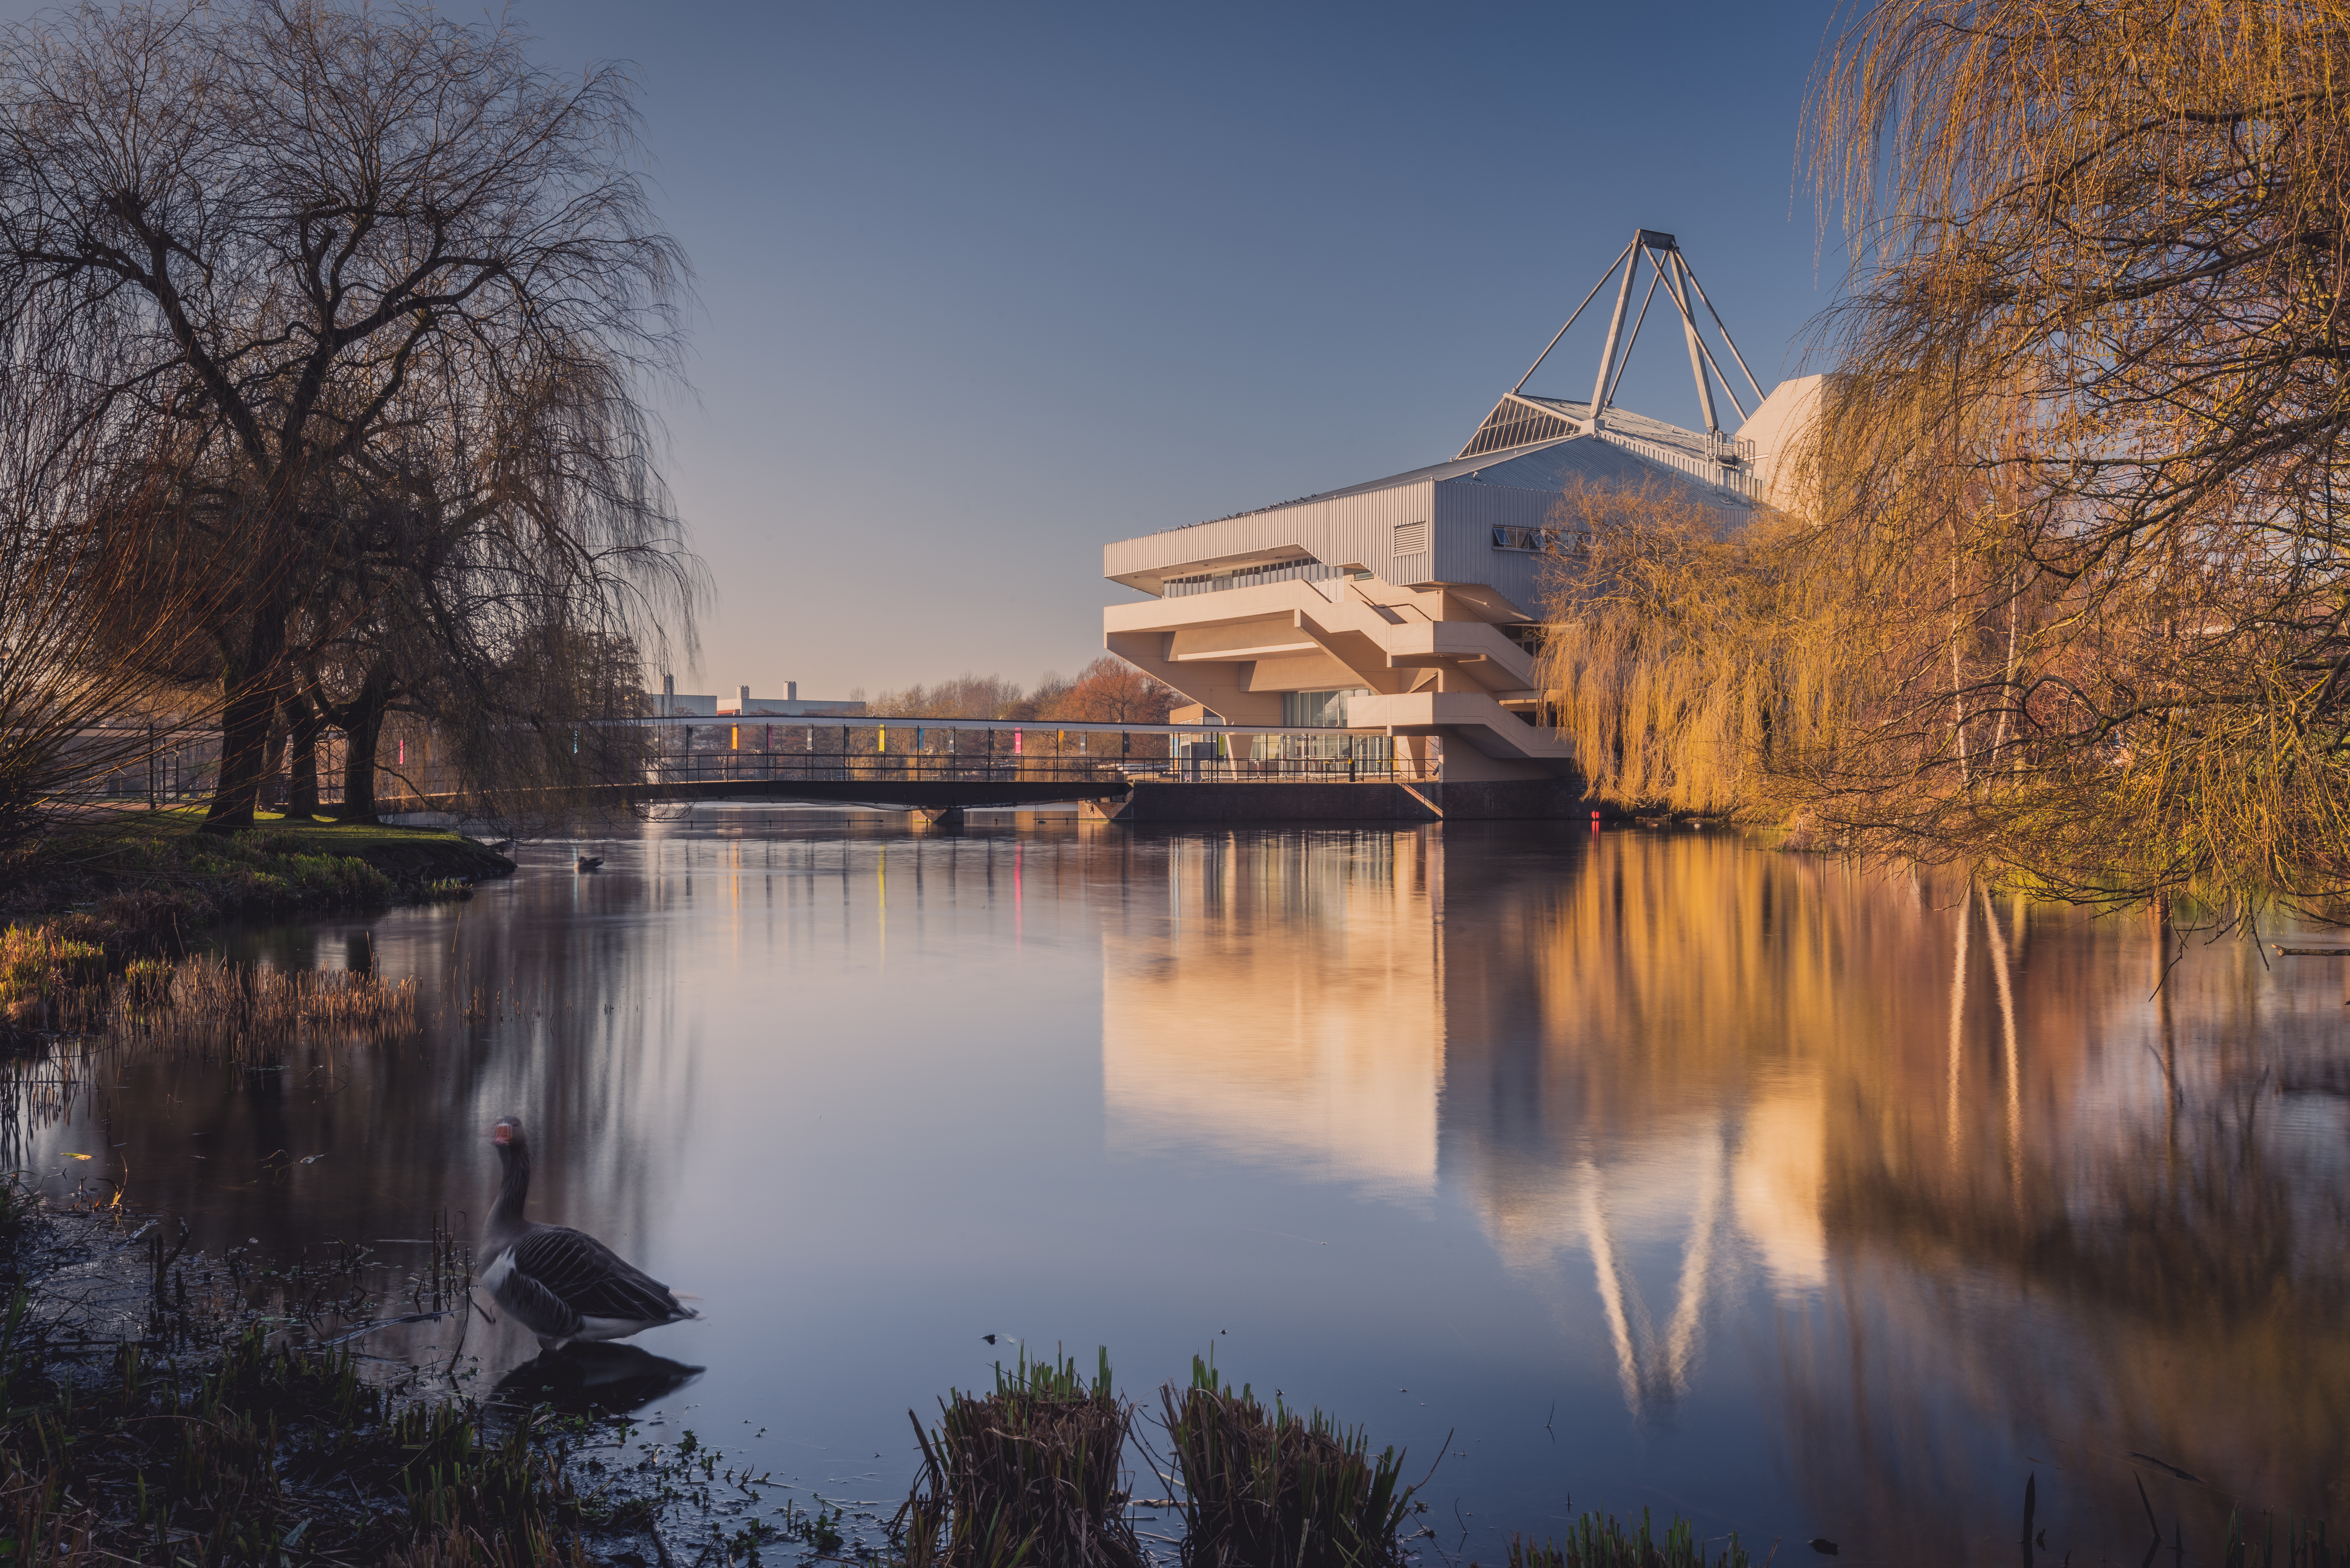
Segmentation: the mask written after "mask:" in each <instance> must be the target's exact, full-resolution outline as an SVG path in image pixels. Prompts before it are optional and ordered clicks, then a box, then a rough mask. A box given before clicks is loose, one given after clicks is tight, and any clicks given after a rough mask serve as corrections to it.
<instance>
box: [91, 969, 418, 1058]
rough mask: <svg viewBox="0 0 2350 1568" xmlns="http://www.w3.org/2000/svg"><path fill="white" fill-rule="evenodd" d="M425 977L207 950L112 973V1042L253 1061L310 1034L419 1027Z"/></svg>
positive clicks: (383, 1033)
mask: <svg viewBox="0 0 2350 1568" xmlns="http://www.w3.org/2000/svg"><path fill="white" fill-rule="evenodd" d="M416 997H417V990H416V981H414V980H413V979H406V980H400V981H395V982H393V983H391V984H390V985H387V984H385V983H384V981H382V980H381V979H380V977H379V976H377V975H375V974H373V973H370V972H366V971H357V970H308V969H295V970H281V969H264V968H261V967H260V966H258V965H255V964H244V963H234V962H231V961H228V960H225V959H220V958H215V957H213V956H210V955H207V954H199V955H197V956H196V957H194V958H192V959H189V960H188V961H185V962H184V963H180V964H174V965H165V964H161V963H152V962H150V963H146V964H133V965H132V966H131V967H130V969H129V970H127V971H124V972H123V973H122V974H121V975H120V976H118V977H117V978H116V979H115V981H113V982H112V985H111V987H110V990H109V995H108V1001H107V1005H106V1009H105V1017H106V1043H107V1044H109V1045H118V1046H132V1047H138V1048H141V1049H150V1050H151V1049H157V1048H161V1049H165V1050H172V1051H180V1052H187V1053H191V1054H198V1055H206V1056H221V1057H224V1058H227V1059H229V1060H232V1061H245V1060H249V1059H253V1058H256V1057H263V1056H271V1055H275V1054H279V1053H281V1052H283V1051H284V1050H286V1048H287V1047H289V1046H291V1045H292V1044H294V1043H295V1042H296V1040H298V1039H301V1038H303V1037H304V1036H306V1035H308V1036H311V1037H316V1036H317V1035H319V1034H328V1035H334V1036H339V1037H344V1038H349V1037H352V1036H358V1037H360V1038H365V1039H377V1040H380V1039H383V1038H387V1037H390V1036H394V1035H399V1034H403V1033H408V1032H409V1031H411V1030H412V1029H413V1028H415V1026H416Z"/></svg>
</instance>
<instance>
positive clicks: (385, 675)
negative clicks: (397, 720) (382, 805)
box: [334, 663, 391, 822]
mask: <svg viewBox="0 0 2350 1568" xmlns="http://www.w3.org/2000/svg"><path fill="white" fill-rule="evenodd" d="M390 709H391V666H390V664H389V663H379V664H377V665H375V666H374V667H372V668H371V669H369V670H368V672H367V679H366V680H362V681H361V682H359V695H357V696H355V697H353V698H352V699H351V700H350V701H348V702H343V703H338V704H337V706H336V707H335V710H334V718H335V722H336V723H337V724H338V725H340V726H341V727H342V732H343V813H342V819H343V820H344V821H345V822H374V821H376V820H378V818H377V816H376V809H375V748H376V741H377V739H378V738H379V737H380V736H381V735H382V733H383V717H384V715H385V713H387V712H389V711H390Z"/></svg>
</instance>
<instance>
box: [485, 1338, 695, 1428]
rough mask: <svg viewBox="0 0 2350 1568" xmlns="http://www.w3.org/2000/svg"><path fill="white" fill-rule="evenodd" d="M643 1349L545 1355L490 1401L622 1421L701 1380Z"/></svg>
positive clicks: (593, 1348)
mask: <svg viewBox="0 0 2350 1568" xmlns="http://www.w3.org/2000/svg"><path fill="white" fill-rule="evenodd" d="M705 1370H706V1368H703V1367H700V1366H686V1365H685V1364H684V1363H683V1362H680V1361H671V1360H670V1359H669V1358H668V1357H667V1356H665V1355H654V1354H653V1353H652V1352H651V1351H650V1350H647V1349H645V1348H644V1347H643V1346H641V1345H612V1344H597V1343H588V1344H581V1345H566V1346H564V1347H563V1348H562V1349H561V1350H550V1351H546V1352H545V1353H543V1354H542V1355H539V1356H538V1358H537V1359H536V1360H534V1361H526V1362H525V1363H523V1364H522V1365H521V1366H517V1367H515V1369H514V1370H513V1371H512V1372H509V1373H507V1374H506V1375H505V1376H504V1377H501V1378H499V1379H498V1386H497V1388H496V1390H495V1393H494V1398H496V1399H497V1401H498V1402H499V1403H501V1404H504V1405H513V1406H538V1405H544V1406H552V1407H555V1408H556V1409H557V1410H562V1411H565V1412H567V1413H568V1414H575V1415H604V1416H625V1415H628V1414H629V1413H630V1412H632V1411H636V1410H641V1409H643V1408H644V1407H646V1406H648V1405H650V1404H652V1403H654V1402H655V1401H656V1400H660V1399H666V1398H668V1397H670V1396H671V1395H672V1394H674V1393H676V1392H677V1391H678V1390H679V1389H681V1388H683V1387H684V1386H686V1385H688V1384H690V1383H691V1382H692V1381H693V1380H694V1379H695V1378H697V1377H699V1376H702V1373H703V1372H704V1371H705Z"/></svg>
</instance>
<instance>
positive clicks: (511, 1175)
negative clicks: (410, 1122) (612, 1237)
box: [481, 1116, 702, 1350]
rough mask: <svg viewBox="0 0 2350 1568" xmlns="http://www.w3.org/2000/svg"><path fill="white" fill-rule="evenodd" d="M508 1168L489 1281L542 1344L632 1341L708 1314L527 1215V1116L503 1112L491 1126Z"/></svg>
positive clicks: (490, 1231) (578, 1234)
mask: <svg viewBox="0 0 2350 1568" xmlns="http://www.w3.org/2000/svg"><path fill="white" fill-rule="evenodd" d="M490 1141H491V1142H492V1143H494V1144H495V1145H496V1146H497V1150H498V1163H499V1164H500V1165H502V1166H504V1168H505V1177H504V1180H503V1181H502V1182H501V1183H500V1184H499V1187H498V1197H497V1201H496V1202H494V1203H493V1204H491V1205H490V1222H489V1223H488V1224H487V1225H486V1226H484V1228H483V1231H482V1254H481V1255H482V1256H483V1257H484V1258H486V1259H488V1260H489V1262H488V1264H487V1266H486V1267H484V1269H483V1270H482V1274H481V1281H482V1283H483V1284H484V1286H485V1287H487V1288H488V1290H489V1293H490V1295H491V1298H492V1299H493V1300H494V1301H495V1302H496V1303H498V1304H499V1305H500V1306H502V1307H504V1308H505V1309H506V1311H508V1312H510V1313H512V1314H514V1316H515V1322H517V1323H519V1324H522V1325H523V1327H525V1328H526V1329H528V1330H530V1332H531V1333H533V1334H536V1335H537V1336H538V1343H539V1347H540V1348H541V1349H544V1350H560V1349H562V1348H563V1347H564V1346H565V1345H568V1344H570V1343H571V1342H572V1341H573V1340H575V1339H578V1340H598V1339H626V1338H627V1337H628V1336H629V1335H630V1334H640V1333H642V1332H643V1331H644V1330H646V1329H649V1328H659V1327H660V1326H661V1324H668V1323H683V1322H685V1321H687V1320H688V1319H690V1318H698V1317H700V1316H701V1315H702V1313H701V1311H700V1309H699V1308H695V1307H690V1306H687V1305H686V1304H685V1303H683V1302H681V1301H679V1300H678V1299H677V1296H676V1294H675V1293H673V1292H672V1291H671V1289H670V1288H669V1287H668V1286H667V1285H665V1284H662V1283H661V1282H660V1281H659V1280H656V1279H654V1278H653V1277H652V1276H651V1275H650V1274H648V1273H646V1272H644V1271H643V1270H641V1269H639V1268H636V1267H634V1266H633V1265H631V1264H629V1263H628V1262H624V1261H623V1260H622V1259H621V1257H620V1255H619V1253H618V1252H615V1251H612V1249H611V1248H609V1247H607V1246H606V1245H604V1243H603V1242H601V1241H598V1240H596V1238H595V1237H593V1236H590V1235H587V1234H585V1233H584V1232H582V1231H574V1230H572V1229H570V1228H569V1227H568V1226H565V1225H538V1224H534V1223H533V1222H532V1221H530V1220H525V1219H524V1218H523V1217H522V1209H523V1205H524V1204H525V1202H527V1201H528V1200H529V1198H530V1140H529V1139H527V1138H525V1137H524V1136H523V1130H522V1121H521V1119H520V1118H519V1117H515V1116H500V1117H499V1118H498V1119H497V1123H496V1125H495V1126H494V1127H491V1128H490Z"/></svg>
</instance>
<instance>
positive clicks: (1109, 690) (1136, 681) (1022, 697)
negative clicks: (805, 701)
mask: <svg viewBox="0 0 2350 1568" xmlns="http://www.w3.org/2000/svg"><path fill="white" fill-rule="evenodd" d="M1175 696H1176V693H1175V691H1173V689H1172V688H1170V687H1167V686H1162V685H1160V684H1159V682H1158V681H1156V680H1152V679H1151V678H1150V677H1149V676H1148V675H1145V674H1143V673H1142V671H1140V670H1137V669H1135V668H1134V667H1133V666H1132V665H1130V664H1128V663H1127V662H1126V661H1125V660H1123V659H1117V658H1114V657H1112V656H1111V655H1109V654H1107V653H1106V654H1103V655H1102V656H1101V657H1100V658H1099V659H1095V660H1094V661H1093V662H1092V663H1091V664H1088V665H1087V666H1086V667H1085V668H1084V669H1083V670H1079V671H1077V674H1076V679H1075V680H1070V679H1068V678H1066V677H1065V676H1062V675H1059V674H1055V673H1054V672H1052V671H1049V670H1048V671H1046V672H1045V675H1044V677H1043V678H1042V679H1040V680H1038V681H1037V682H1036V684H1035V686H1033V687H1023V686H1022V685H1021V684H1020V683H1019V682H1018V681H1016V680H1005V679H1004V678H1003V676H1001V675H962V676H957V677H955V678H954V679H953V680H941V681H940V682H938V683H937V684H936V685H933V686H909V687H906V688H904V689H903V690H901V691H882V692H879V693H877V694H875V695H874V696H873V697H871V698H869V699H868V700H867V701H866V711H868V712H870V713H875V714H881V715H888V716H890V717H893V718H895V717H902V718H908V719H1003V720H1006V721H1011V722H1020V723H1031V724H1035V723H1049V722H1053V721H1054V720H1056V719H1057V720H1060V721H1063V722H1069V723H1096V724H1163V723H1165V722H1167V715H1168V712H1169V711H1170V710H1171V709H1172V708H1173V707H1174V705H1175Z"/></svg>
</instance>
